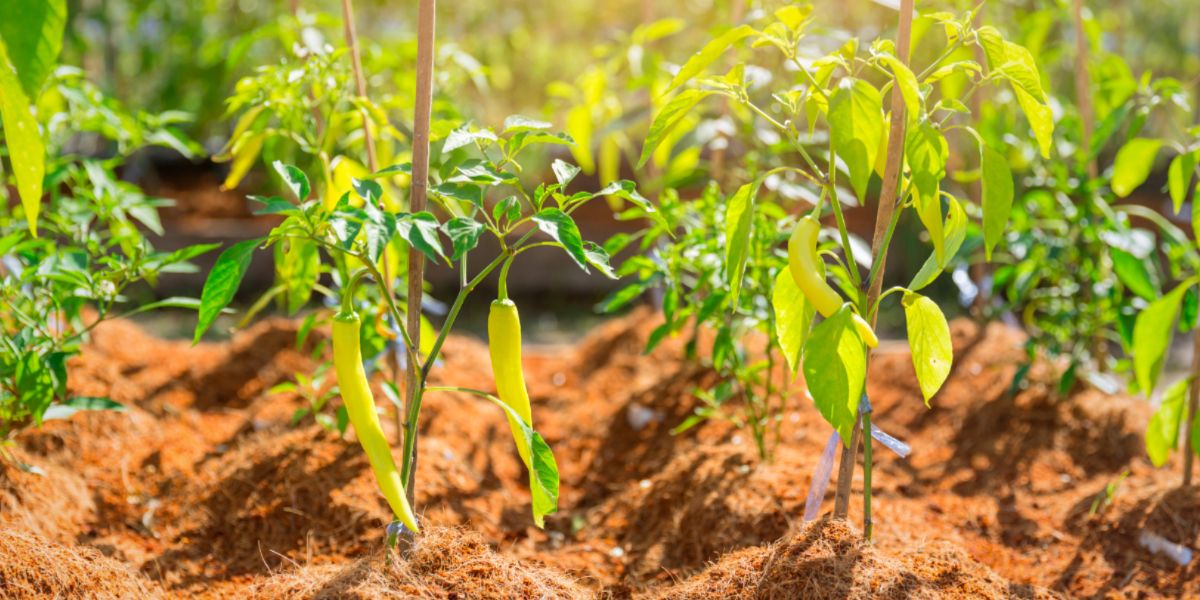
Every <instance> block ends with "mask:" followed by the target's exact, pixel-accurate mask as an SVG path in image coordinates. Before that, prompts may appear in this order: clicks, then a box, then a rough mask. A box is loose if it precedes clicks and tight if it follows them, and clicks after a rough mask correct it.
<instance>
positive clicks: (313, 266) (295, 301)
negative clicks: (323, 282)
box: [275, 239, 321, 314]
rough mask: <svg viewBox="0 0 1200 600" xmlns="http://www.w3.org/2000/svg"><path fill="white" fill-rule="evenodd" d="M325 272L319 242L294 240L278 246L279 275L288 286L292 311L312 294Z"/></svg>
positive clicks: (286, 294) (285, 294)
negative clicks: (322, 269)
mask: <svg viewBox="0 0 1200 600" xmlns="http://www.w3.org/2000/svg"><path fill="white" fill-rule="evenodd" d="M320 274H321V256H320V254H319V253H318V252H317V245H316V243H314V242H312V241H310V240H302V239H291V240H286V241H285V242H279V243H277V244H276V245H275V277H276V280H277V281H278V282H279V283H278V285H282V286H284V292H283V298H284V304H285V308H286V309H287V312H288V314H296V311H298V310H300V309H301V308H302V307H303V306H304V305H305V304H306V303H307V302H308V299H309V297H311V296H312V291H313V287H315V286H316V285H317V278H318V277H319V276H320Z"/></svg>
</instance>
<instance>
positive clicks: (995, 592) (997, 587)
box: [655, 519, 1055, 600]
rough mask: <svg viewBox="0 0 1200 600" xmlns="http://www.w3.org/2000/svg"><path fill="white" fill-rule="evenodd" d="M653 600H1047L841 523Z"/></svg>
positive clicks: (948, 550)
mask: <svg viewBox="0 0 1200 600" xmlns="http://www.w3.org/2000/svg"><path fill="white" fill-rule="evenodd" d="M655 597H656V598H661V599H667V598H672V599H674V598H680V599H683V598H687V599H704V598H714V599H715V598H720V599H723V600H724V599H737V598H756V599H757V598H848V599H856V598H862V599H865V598H913V597H920V598H955V599H957V598H1014V597H1015V598H1054V597H1055V595H1054V594H1052V593H1050V592H1048V591H1045V590H1040V589H1035V588H1032V587H1029V586H1013V585H1011V584H1009V583H1008V582H1006V581H1005V580H1004V579H1003V578H1001V577H1000V576H998V575H996V574H995V573H993V572H992V571H991V570H990V569H988V568H987V567H984V566H981V565H979V564H978V563H976V562H974V561H972V560H971V559H970V558H968V557H967V556H966V555H965V554H964V553H963V552H961V551H959V550H957V549H955V548H953V547H947V546H944V545H936V546H934V547H933V548H932V551H930V549H921V550H918V551H914V552H912V553H910V554H906V555H904V556H900V557H892V556H889V555H887V554H884V553H883V552H881V551H880V550H878V549H877V548H875V547H874V546H872V545H870V544H868V543H866V542H864V541H863V539H862V534H861V533H860V532H858V531H856V530H855V529H854V528H853V527H851V526H850V525H849V524H848V523H846V522H845V521H841V520H832V519H821V520H818V521H814V522H812V523H808V524H806V525H805V526H803V527H801V528H800V529H799V530H798V531H797V532H796V533H794V534H792V535H789V536H787V537H785V538H784V539H782V540H780V541H778V542H775V543H773V544H770V545H768V546H762V547H755V548H749V549H745V550H740V551H737V552H733V553H730V554H727V555H725V556H724V557H722V558H721V560H719V561H718V562H717V563H716V564H714V565H712V566H711V567H709V568H708V569H706V570H705V571H704V572H702V573H700V574H699V575H697V576H695V577H693V578H691V579H689V580H687V581H684V582H682V583H680V584H678V585H675V586H672V587H669V588H667V589H666V590H663V591H662V592H660V593H659V594H657V595H656V596H655Z"/></svg>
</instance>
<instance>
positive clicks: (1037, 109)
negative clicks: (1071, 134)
mask: <svg viewBox="0 0 1200 600" xmlns="http://www.w3.org/2000/svg"><path fill="white" fill-rule="evenodd" d="M1013 94H1015V95H1016V97H1017V104H1019V105H1020V106H1021V111H1022V112H1024V113H1025V119H1026V120H1028V121H1029V128H1030V129H1032V130H1033V137H1034V138H1036V139H1037V142H1038V148H1039V150H1041V153H1042V157H1043V158H1050V147H1051V145H1052V144H1053V141H1054V111H1052V110H1050V107H1049V106H1048V105H1046V104H1045V103H1042V102H1038V101H1037V100H1035V99H1034V98H1033V96H1030V95H1029V93H1028V92H1026V91H1025V90H1023V89H1021V88H1019V87H1016V86H1014V87H1013Z"/></svg>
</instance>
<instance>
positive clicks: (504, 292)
mask: <svg viewBox="0 0 1200 600" xmlns="http://www.w3.org/2000/svg"><path fill="white" fill-rule="evenodd" d="M514 258H516V255H515V254H514V255H511V256H509V257H508V258H507V259H505V261H504V264H503V265H502V266H501V267H500V290H499V294H500V299H501V300H508V268H509V267H510V266H512V262H513V259H514Z"/></svg>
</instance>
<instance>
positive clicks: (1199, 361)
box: [1183, 329, 1200, 487]
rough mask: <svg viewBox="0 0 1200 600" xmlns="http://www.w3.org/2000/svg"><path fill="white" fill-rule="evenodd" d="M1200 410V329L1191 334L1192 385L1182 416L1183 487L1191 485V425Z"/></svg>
mask: <svg viewBox="0 0 1200 600" xmlns="http://www.w3.org/2000/svg"><path fill="white" fill-rule="evenodd" d="M1197 409H1200V329H1196V331H1195V332H1193V333H1192V383H1191V385H1190V386H1189V387H1188V405H1187V412H1186V413H1184V415H1183V419H1184V421H1183V485H1184V487H1187V486H1189V485H1192V462H1193V461H1194V460H1195V458H1196V453H1195V452H1193V451H1192V449H1191V444H1192V435H1193V432H1192V423H1193V422H1194V421H1195V419H1196V410H1197Z"/></svg>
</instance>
